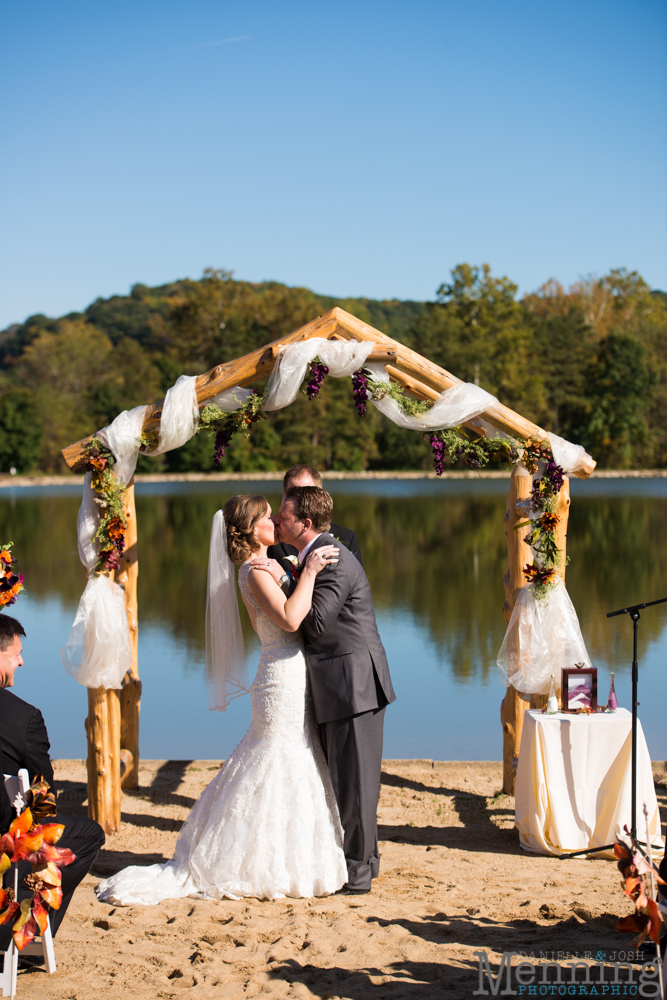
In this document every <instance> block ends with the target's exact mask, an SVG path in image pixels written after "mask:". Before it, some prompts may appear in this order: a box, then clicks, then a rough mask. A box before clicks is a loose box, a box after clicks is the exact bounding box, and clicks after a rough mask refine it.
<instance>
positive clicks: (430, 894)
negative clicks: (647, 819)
mask: <svg viewBox="0 0 667 1000" xmlns="http://www.w3.org/2000/svg"><path fill="white" fill-rule="evenodd" d="M220 763H221V762H220V761H144V762H143V764H142V766H141V787H140V788H139V789H138V790H136V791H132V792H127V793H125V794H124V797H123V825H122V830H121V832H120V833H119V834H118V835H116V836H113V837H109V838H108V840H107V845H106V848H105V850H104V851H103V852H102V853H101V854H100V856H99V859H98V861H97V863H96V866H95V868H94V869H93V872H94V874H92V873H91V875H90V876H89V877H88V878H87V879H86V880H85V881H84V883H83V884H82V885H81V887H80V888H79V890H78V891H77V893H76V895H75V897H74V900H73V903H72V905H71V907H70V909H69V912H68V914H67V917H66V919H65V921H64V923H63V926H62V928H61V931H60V933H59V935H58V937H57V939H56V958H57V962H58V971H57V973H56V974H55V975H53V976H48V975H47V974H46V973H45V972H44V971H43V970H41V969H30V970H24V971H21V972H20V974H19V983H18V997H19V998H24V1000H38V998H39V1000H92V998H96V1000H120V998H123V1000H125V998H130V997H132V998H136V1000H152V998H154V997H155V998H158V997H159V998H172V997H185V996H187V997H192V998H193V1000H194V998H199V1000H204V998H215V1000H227V998H229V1000H240V998H251V997H267V998H273V997H284V998H287V1000H292V998H294V1000H306V998H322V1000H326V998H330V1000H334V998H341V1000H365V998H374V1000H408V998H410V1000H412V998H414V1000H426V998H428V1000H431V998H440V997H448V998H450V997H451V998H454V1000H456V998H459V997H471V996H472V995H473V991H475V990H476V989H478V966H479V961H478V958H477V957H476V956H475V954H474V953H475V952H476V951H479V950H484V951H486V952H488V954H489V960H490V962H491V966H492V967H493V968H495V967H496V966H497V963H498V961H499V960H500V957H501V955H502V952H503V951H510V950H514V951H517V952H525V953H527V954H529V955H530V954H531V953H533V954H534V956H535V959H536V960H537V959H539V956H540V953H546V952H548V953H549V957H553V959H554V960H557V959H558V958H559V956H558V953H559V952H561V953H563V954H562V955H561V956H560V960H561V962H564V961H565V960H566V959H567V955H568V953H569V955H570V957H571V956H572V955H573V954H574V953H579V954H580V955H582V956H583V955H584V953H586V952H588V953H590V955H591V956H592V958H593V960H594V959H595V958H596V956H597V955H598V953H600V952H603V953H605V954H606V955H607V956H608V958H610V957H612V953H615V955H616V958H617V960H618V958H619V957H620V956H619V954H618V953H619V952H626V951H627V950H628V949H630V948H631V947H632V946H631V939H630V936H629V935H622V934H619V933H618V932H617V931H615V930H614V923H615V920H616V918H617V916H618V915H620V914H625V913H628V912H629V911H630V909H631V904H629V902H628V901H627V900H626V899H625V897H624V896H623V893H622V891H621V890H620V888H619V876H618V871H617V869H616V866H615V864H614V863H613V862H611V861H606V860H604V859H593V860H579V859H577V860H571V861H560V860H558V859H555V858H550V857H541V856H537V855H529V854H526V853H524V852H523V851H522V850H521V849H520V847H519V840H518V834H517V831H516V830H515V829H514V827H513V821H514V800H513V799H511V798H509V797H507V796H504V795H502V794H501V793H500V788H501V784H502V769H501V765H500V763H497V762H474V763H464V762H452V763H450V762H438V761H436V762H433V761H422V760H420V761H385V764H384V767H383V778H382V793H381V798H380V806H379V823H380V837H381V852H382V872H381V875H380V878H379V879H378V880H377V882H376V883H374V886H375V888H374V891H373V893H372V894H370V895H368V896H361V897H357V898H355V897H349V896H347V897H341V896H333V897H331V896H330V897H326V898H323V899H310V900H309V899H285V900H279V901H274V902H262V901H259V900H241V901H221V902H205V901H201V900H196V899H183V900H178V901H173V902H165V903H162V904H160V905H159V906H156V907H145V908H142V907H136V906H135V907H129V908H116V909H114V908H113V907H109V906H107V905H103V904H101V903H99V902H98V901H97V899H96V897H95V893H94V886H95V885H96V884H97V882H98V881H99V880H100V878H101V877H103V876H105V875H108V874H111V873H112V872H115V871H117V870H118V869H120V868H122V867H124V866H125V865H127V864H150V863H153V862H154V861H161V860H166V859H167V858H169V857H170V856H171V853H172V850H173V847H174V843H175V841H176V836H177V833H178V830H179V828H180V826H181V823H182V820H183V819H184V817H185V816H186V815H187V812H188V810H189V808H190V807H191V805H192V804H193V802H194V801H195V799H196V798H197V797H198V795H199V794H200V792H201V790H202V788H203V787H204V786H205V785H206V784H207V783H208V781H209V780H210V779H211V778H212V777H213V775H214V773H215V772H216V771H217V770H218V768H219V767H220ZM654 772H655V777H656V788H657V791H658V796H659V800H660V802H661V806H662V810H663V815H664V810H665V803H666V799H667V768H666V765H664V764H656V765H654ZM56 777H57V780H58V782H59V787H60V789H61V799H60V802H61V809H62V811H63V812H65V811H67V812H70V813H76V812H79V813H81V812H85V801H86V785H85V780H86V774H85V766H84V763H83V762H82V761H58V762H57V763H56ZM552 953H553V954H552ZM516 961H518V959H517V960H516ZM526 992H527V991H526Z"/></svg>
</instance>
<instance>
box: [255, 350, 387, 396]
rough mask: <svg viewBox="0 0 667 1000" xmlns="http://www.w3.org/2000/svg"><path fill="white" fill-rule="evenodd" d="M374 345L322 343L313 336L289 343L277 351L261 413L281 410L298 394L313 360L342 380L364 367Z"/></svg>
mask: <svg viewBox="0 0 667 1000" xmlns="http://www.w3.org/2000/svg"><path fill="white" fill-rule="evenodd" d="M374 347H375V344H374V343H373V342H372V341H369V340H362V341H359V340H324V338H322V337H313V339H312V340H302V341H300V342H299V343H298V344H289V346H288V347H286V348H285V349H284V350H282V351H281V352H280V354H279V355H278V358H277V359H276V363H275V365H274V366H273V371H272V372H271V375H270V377H269V381H268V382H267V384H266V390H265V393H264V402H263V404H262V409H263V410H282V408H283V407H284V406H289V404H290V403H293V402H294V400H295V399H296V397H297V396H298V395H299V389H300V388H301V383H302V382H303V380H304V378H305V375H306V371H307V369H308V365H309V364H310V362H311V361H313V360H314V359H315V358H319V359H320V361H321V362H322V363H323V364H325V365H326V366H327V368H328V369H329V375H333V377H334V378H346V377H347V376H349V375H352V374H354V372H356V371H357V369H359V368H363V367H364V363H365V361H366V358H367V357H368V355H369V354H370V353H371V351H372V350H373V348H374Z"/></svg>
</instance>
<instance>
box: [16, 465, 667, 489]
mask: <svg viewBox="0 0 667 1000" xmlns="http://www.w3.org/2000/svg"><path fill="white" fill-rule="evenodd" d="M511 474H512V473H511V470H507V471H496V470H492V471H485V472H484V471H480V472H477V471H474V470H469V471H467V470H463V469H460V470H454V471H451V472H444V473H443V474H442V476H437V475H436V473H435V472H433V471H429V472H425V471H419V470H415V471H408V472H389V471H374V472H333V471H331V472H324V473H322V479H323V480H324V481H325V482H326V481H332V482H335V481H337V480H338V481H344V480H348V481H352V482H354V481H362V482H363V481H373V480H394V481H401V480H403V481H405V480H414V481H418V480H425V479H441V480H443V481H444V480H448V479H451V480H457V479H509V478H510V476H511ZM283 476H284V472H261V471H257V472H165V473H160V472H156V473H145V472H144V473H137V475H136V476H135V477H134V481H135V483H206V482H211V483H227V482H231V483H233V482H253V483H261V482H281V481H282V478H283ZM589 479H590V480H593V479H667V469H603V470H601V471H600V472H598V471H597V470H596V471H595V472H593V473H592V475H591V476H590V477H589ZM82 484H83V476H79V475H75V474H74V473H72V474H71V475H62V476H40V475H35V476H32V475H25V476H19V475H16V476H10V475H9V474H8V473H5V472H3V473H0V490H2V489H29V488H30V487H35V486H39V487H44V486H81V485H82Z"/></svg>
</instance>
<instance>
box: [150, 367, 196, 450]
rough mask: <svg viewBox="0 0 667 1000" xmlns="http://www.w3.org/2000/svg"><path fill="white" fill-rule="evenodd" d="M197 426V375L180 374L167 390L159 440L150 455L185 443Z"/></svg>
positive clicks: (192, 435) (194, 432)
mask: <svg viewBox="0 0 667 1000" xmlns="http://www.w3.org/2000/svg"><path fill="white" fill-rule="evenodd" d="M198 427H199V404H198V402H197V376H196V375H181V377H180V378H178V379H177V380H176V381H175V382H174V384H173V385H172V387H171V389H168V390H167V395H166V396H165V397H164V404H163V406H162V416H161V417H160V440H159V441H158V445H157V448H154V449H153V450H152V451H150V452H149V454H150V455H163V454H164V452H165V451H173V450H174V448H180V447H181V446H182V445H184V444H186V442H188V441H189V440H190V438H191V437H194V435H195V434H196V433H197V428H198Z"/></svg>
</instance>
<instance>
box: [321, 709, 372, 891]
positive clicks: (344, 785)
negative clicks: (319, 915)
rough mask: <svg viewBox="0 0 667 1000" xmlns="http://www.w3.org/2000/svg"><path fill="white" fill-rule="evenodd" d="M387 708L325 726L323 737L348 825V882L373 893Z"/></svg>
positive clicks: (345, 830) (342, 818)
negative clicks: (383, 735) (372, 883)
mask: <svg viewBox="0 0 667 1000" xmlns="http://www.w3.org/2000/svg"><path fill="white" fill-rule="evenodd" d="M385 708H386V706H384V707H383V708H374V709H371V711H369V712H361V713H360V714H359V715H352V716H349V717H348V718H346V719H336V720H335V721H334V722H323V723H322V724H321V725H320V727H319V730H320V737H321V740H322V745H323V747H324V753H325V755H326V758H327V764H328V767H329V774H330V775H331V781H332V784H333V789H334V794H335V796H336V801H337V803H338V811H339V813H340V821H341V824H342V826H343V835H344V839H343V849H344V851H345V860H346V861H347V884H348V885H349V886H350V888H352V889H370V887H371V879H372V878H377V876H378V874H379V871H380V855H379V853H378V839H377V806H378V798H379V795H380V776H381V772H382V730H383V726H384V713H385Z"/></svg>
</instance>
